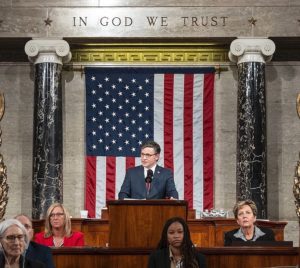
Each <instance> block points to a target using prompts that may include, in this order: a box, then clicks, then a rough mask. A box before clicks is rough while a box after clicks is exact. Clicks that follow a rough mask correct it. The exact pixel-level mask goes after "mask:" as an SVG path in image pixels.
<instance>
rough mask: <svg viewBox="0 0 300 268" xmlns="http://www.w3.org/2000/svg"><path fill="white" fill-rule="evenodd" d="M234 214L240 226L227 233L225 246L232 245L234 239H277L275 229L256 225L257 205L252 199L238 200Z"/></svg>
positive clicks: (245, 240) (246, 240)
mask: <svg viewBox="0 0 300 268" xmlns="http://www.w3.org/2000/svg"><path fill="white" fill-rule="evenodd" d="M233 214H234V217H235V219H236V221H237V223H238V225H239V226H240V228H238V229H234V230H232V231H230V232H227V233H225V239H224V240H225V241H224V245H225V246H230V245H231V244H232V242H233V241H239V242H245V243H249V242H253V241H275V238H274V232H273V230H271V229H269V228H263V227H259V228H258V227H257V226H256V225H255V222H256V215H257V207H256V205H255V203H254V202H253V201H252V200H245V201H239V202H237V203H236V204H235V206H234V208H233Z"/></svg>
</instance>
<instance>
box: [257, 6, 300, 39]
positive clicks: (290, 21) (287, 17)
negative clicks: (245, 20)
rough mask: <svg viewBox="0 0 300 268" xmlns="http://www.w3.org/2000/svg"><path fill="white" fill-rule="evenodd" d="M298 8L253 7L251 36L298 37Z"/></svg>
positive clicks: (299, 31)
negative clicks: (254, 20) (254, 21)
mask: <svg viewBox="0 0 300 268" xmlns="http://www.w3.org/2000/svg"><path fill="white" fill-rule="evenodd" d="M299 13H300V7H276V8H275V7H254V8H253V18H254V19H256V20H257V21H256V23H255V26H253V36H267V37H268V36H273V37H275V36H281V37H283V36H299V34H300V27H299V22H298V19H299Z"/></svg>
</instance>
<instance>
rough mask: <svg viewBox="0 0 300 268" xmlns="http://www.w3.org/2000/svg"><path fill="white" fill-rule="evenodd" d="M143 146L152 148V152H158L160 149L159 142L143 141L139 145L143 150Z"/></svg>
mask: <svg viewBox="0 0 300 268" xmlns="http://www.w3.org/2000/svg"><path fill="white" fill-rule="evenodd" d="M144 148H153V149H154V152H155V153H156V154H160V151H161V150H160V146H159V144H158V143H157V142H155V141H146V142H144V143H143V144H142V146H141V150H143V149H144Z"/></svg>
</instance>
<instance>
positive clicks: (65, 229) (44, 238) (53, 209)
mask: <svg viewBox="0 0 300 268" xmlns="http://www.w3.org/2000/svg"><path fill="white" fill-rule="evenodd" d="M35 242H37V243H39V244H42V245H45V246H50V247H62V246H64V247H74V246H84V237H83V233H81V232H72V230H71V219H70V215H69V213H68V211H67V210H66V209H65V207H64V206H63V205H62V204H60V203H54V204H52V205H51V206H50V207H49V209H48V210H47V214H46V219H45V232H41V233H37V234H36V235H35Z"/></svg>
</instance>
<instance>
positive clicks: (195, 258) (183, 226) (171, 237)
mask: <svg viewBox="0 0 300 268" xmlns="http://www.w3.org/2000/svg"><path fill="white" fill-rule="evenodd" d="M176 267H181V268H205V267H206V262H205V257H204V255H202V254H201V253H199V252H197V250H196V248H195V247H194V245H193V243H192V241H191V238H190V231H189V228H188V225H187V223H186V222H185V220H184V219H182V218H179V217H174V218H171V219H169V220H168V221H167V222H166V223H165V226H164V228H163V231H162V234H161V238H160V241H159V243H158V246H157V249H156V250H155V251H154V252H152V254H151V255H150V257H149V262H148V268H176Z"/></svg>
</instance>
